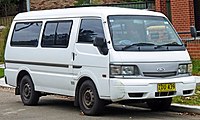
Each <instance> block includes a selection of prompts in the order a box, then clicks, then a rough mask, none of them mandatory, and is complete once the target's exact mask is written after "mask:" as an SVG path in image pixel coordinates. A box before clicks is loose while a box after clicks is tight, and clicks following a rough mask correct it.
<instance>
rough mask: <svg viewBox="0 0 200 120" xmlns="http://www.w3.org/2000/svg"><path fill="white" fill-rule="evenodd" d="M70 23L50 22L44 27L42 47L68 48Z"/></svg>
mask: <svg viewBox="0 0 200 120" xmlns="http://www.w3.org/2000/svg"><path fill="white" fill-rule="evenodd" d="M71 27H72V21H51V22H47V23H46V25H45V29H44V33H43V37H42V47H55V48H59V47H61V48H63V47H64V48H65V47H68V44H69V37H70V31H71Z"/></svg>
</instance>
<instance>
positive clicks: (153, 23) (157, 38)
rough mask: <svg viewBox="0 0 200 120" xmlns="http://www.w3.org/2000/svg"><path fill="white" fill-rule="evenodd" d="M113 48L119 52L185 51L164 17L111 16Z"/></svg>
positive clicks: (109, 19) (110, 25)
mask: <svg viewBox="0 0 200 120" xmlns="http://www.w3.org/2000/svg"><path fill="white" fill-rule="evenodd" d="M108 21H109V29H110V34H111V38H112V42H113V47H114V49H115V50H117V51H174V50H185V47H184V45H183V43H182V41H181V40H180V39H179V37H178V35H177V34H176V32H175V31H174V29H173V28H172V26H171V24H170V23H169V22H168V20H166V19H165V18H163V17H155V16H123V15H120V16H109V17H108Z"/></svg>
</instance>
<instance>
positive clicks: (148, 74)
mask: <svg viewBox="0 0 200 120" xmlns="http://www.w3.org/2000/svg"><path fill="white" fill-rule="evenodd" d="M143 74H144V76H146V77H170V76H176V71H173V72H144V73H143Z"/></svg>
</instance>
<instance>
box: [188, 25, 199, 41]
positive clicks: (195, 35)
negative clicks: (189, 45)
mask: <svg viewBox="0 0 200 120" xmlns="http://www.w3.org/2000/svg"><path fill="white" fill-rule="evenodd" d="M190 32H191V35H192V37H194V39H196V37H197V30H196V28H195V27H194V26H190Z"/></svg>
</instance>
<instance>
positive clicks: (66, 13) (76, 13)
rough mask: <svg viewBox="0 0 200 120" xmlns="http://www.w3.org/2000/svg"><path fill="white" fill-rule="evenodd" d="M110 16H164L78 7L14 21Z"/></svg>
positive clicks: (27, 14)
mask: <svg viewBox="0 0 200 120" xmlns="http://www.w3.org/2000/svg"><path fill="white" fill-rule="evenodd" d="M108 15H151V16H163V17H164V15H163V14H162V13H158V12H152V11H148V10H138V9H130V8H119V7H78V8H66V9H52V10H40V11H30V12H24V13H19V14H18V15H17V16H16V17H15V18H14V20H26V19H44V18H45V19H46V18H49V19H50V18H64V17H84V16H91V17H92V16H97V17H105V16H108Z"/></svg>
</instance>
